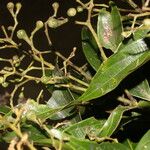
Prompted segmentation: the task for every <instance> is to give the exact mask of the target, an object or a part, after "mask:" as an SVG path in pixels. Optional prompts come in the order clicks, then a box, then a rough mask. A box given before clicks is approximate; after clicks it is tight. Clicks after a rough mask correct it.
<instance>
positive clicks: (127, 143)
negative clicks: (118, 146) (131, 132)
mask: <svg viewBox="0 0 150 150" xmlns="http://www.w3.org/2000/svg"><path fill="white" fill-rule="evenodd" d="M122 144H123V145H125V146H126V147H128V149H129V150H134V149H135V147H136V145H137V143H133V142H132V141H130V140H129V139H126V140H125V141H124V142H123V143H122Z"/></svg>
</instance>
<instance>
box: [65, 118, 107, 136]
mask: <svg viewBox="0 0 150 150" xmlns="http://www.w3.org/2000/svg"><path fill="white" fill-rule="evenodd" d="M104 123H105V120H96V119H95V118H93V117H91V118H88V119H85V120H83V121H80V122H78V123H76V124H73V125H71V126H70V127H68V128H66V129H65V130H64V132H66V133H69V134H71V135H73V136H75V137H77V138H85V136H86V135H87V134H89V135H90V132H92V135H95V136H96V135H97V133H98V131H99V130H100V129H101V127H102V126H103V124H104Z"/></svg>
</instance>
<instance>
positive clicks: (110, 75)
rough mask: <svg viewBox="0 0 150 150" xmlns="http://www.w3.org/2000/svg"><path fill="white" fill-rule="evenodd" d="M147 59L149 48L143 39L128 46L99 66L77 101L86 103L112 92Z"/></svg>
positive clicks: (149, 54)
mask: <svg viewBox="0 0 150 150" xmlns="http://www.w3.org/2000/svg"><path fill="white" fill-rule="evenodd" d="M141 49H142V51H141ZM149 59H150V48H149V47H148V45H147V43H146V42H145V41H144V40H143V39H140V40H137V41H134V42H132V43H130V44H128V45H127V46H125V47H124V48H123V49H120V50H119V51H118V52H117V53H116V54H114V55H112V56H111V57H110V58H108V60H107V61H105V62H104V63H103V64H102V65H101V66H100V68H99V70H98V71H97V73H96V75H95V76H94V77H93V79H92V81H91V83H90V85H89V87H88V89H87V90H86V92H85V93H84V94H83V95H82V96H81V97H80V98H79V100H81V101H88V100H91V99H95V98H98V97H101V96H103V95H105V94H106V93H108V92H110V91H112V90H113V89H115V88H116V87H117V86H118V85H119V83H120V82H121V81H122V80H123V79H124V78H125V77H126V76H128V75H129V74H130V73H131V72H133V71H134V70H136V69H137V68H138V67H140V66H141V65H143V64H144V63H145V62H147V61H148V60H149Z"/></svg>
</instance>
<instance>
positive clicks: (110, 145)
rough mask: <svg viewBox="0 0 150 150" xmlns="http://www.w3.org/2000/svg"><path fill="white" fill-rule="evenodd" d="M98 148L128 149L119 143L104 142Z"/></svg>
mask: <svg viewBox="0 0 150 150" xmlns="http://www.w3.org/2000/svg"><path fill="white" fill-rule="evenodd" d="M100 150H129V149H128V148H127V147H126V146H125V145H123V144H121V143H109V142H104V143H102V144H100Z"/></svg>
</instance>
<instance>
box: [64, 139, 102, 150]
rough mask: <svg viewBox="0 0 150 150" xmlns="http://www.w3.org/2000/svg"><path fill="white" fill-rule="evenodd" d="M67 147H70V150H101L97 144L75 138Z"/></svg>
mask: <svg viewBox="0 0 150 150" xmlns="http://www.w3.org/2000/svg"><path fill="white" fill-rule="evenodd" d="M66 145H68V146H70V150H77V149H78V150H96V149H98V150H100V146H99V144H97V143H96V142H93V141H89V140H85V139H84V140H83V139H78V138H74V137H72V138H71V139H70V141H69V142H68V143H66Z"/></svg>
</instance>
